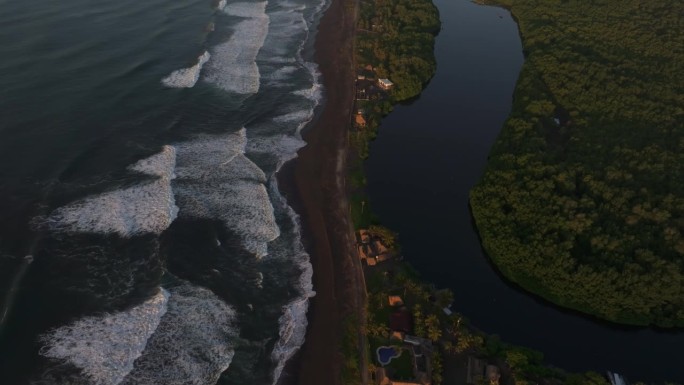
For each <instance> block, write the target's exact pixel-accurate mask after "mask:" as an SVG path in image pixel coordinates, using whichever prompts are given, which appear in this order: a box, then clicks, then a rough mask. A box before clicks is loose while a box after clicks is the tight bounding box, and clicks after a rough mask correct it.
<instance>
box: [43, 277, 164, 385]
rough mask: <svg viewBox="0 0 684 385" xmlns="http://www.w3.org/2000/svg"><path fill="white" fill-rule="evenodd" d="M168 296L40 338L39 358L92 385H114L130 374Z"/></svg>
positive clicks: (87, 319)
mask: <svg viewBox="0 0 684 385" xmlns="http://www.w3.org/2000/svg"><path fill="white" fill-rule="evenodd" d="M168 299H169V293H168V292H167V291H166V290H163V289H162V290H160V291H159V293H158V294H157V295H155V296H153V297H152V298H150V299H148V300H147V301H145V302H143V303H142V304H140V305H138V306H135V307H133V308H131V309H129V310H126V311H123V312H120V313H116V314H105V315H101V316H92V317H85V318H82V319H80V320H78V321H76V322H73V323H71V324H69V325H66V326H62V327H60V328H57V329H54V330H52V331H51V332H49V333H48V334H45V335H43V336H41V340H42V342H43V343H44V344H45V345H44V346H43V348H42V349H41V350H40V354H41V355H43V356H46V357H49V358H53V359H57V360H62V361H65V362H68V363H70V364H72V365H74V366H76V367H77V368H79V369H81V370H82V371H83V374H84V375H85V376H86V377H87V378H88V380H89V381H90V382H91V383H92V384H94V385H116V384H118V383H120V382H121V381H122V380H123V379H124V377H125V376H126V375H127V374H128V373H129V372H131V370H133V363H134V361H135V360H136V359H137V358H138V357H140V356H141V354H142V352H143V350H144V349H145V346H146V345H147V342H148V340H149V338H150V336H151V335H152V333H154V331H155V330H156V329H157V327H158V326H159V323H160V320H161V318H162V316H163V315H164V314H165V313H166V311H167V304H168Z"/></svg>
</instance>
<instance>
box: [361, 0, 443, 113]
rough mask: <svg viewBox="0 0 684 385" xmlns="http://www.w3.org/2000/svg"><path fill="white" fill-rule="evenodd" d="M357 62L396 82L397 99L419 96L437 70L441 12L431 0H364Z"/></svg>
mask: <svg viewBox="0 0 684 385" xmlns="http://www.w3.org/2000/svg"><path fill="white" fill-rule="evenodd" d="M360 6H361V14H360V17H359V21H358V32H357V38H356V51H357V56H356V59H357V60H356V61H357V64H358V65H359V66H361V67H365V66H366V65H371V66H372V67H373V68H374V69H375V72H376V74H377V76H378V77H380V78H389V79H391V80H392V81H393V82H394V83H395V89H394V90H393V91H392V92H391V98H392V100H393V101H395V102H398V101H402V100H406V99H410V98H413V97H415V96H418V94H420V92H421V91H422V90H423V86H425V84H426V83H427V81H428V80H430V78H432V76H433V75H434V73H435V69H436V64H435V56H434V52H433V50H434V46H435V35H436V34H437V32H439V28H440V23H439V13H438V11H437V7H435V5H434V4H432V1H430V0H362V1H361V2H360Z"/></svg>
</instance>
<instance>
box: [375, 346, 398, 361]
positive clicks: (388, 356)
mask: <svg viewBox="0 0 684 385" xmlns="http://www.w3.org/2000/svg"><path fill="white" fill-rule="evenodd" d="M376 353H377V354H378V362H380V364H382V365H387V364H389V363H390V361H392V358H394V357H399V352H397V351H396V349H394V348H392V347H388V346H381V347H379V348H378V350H377V351H376Z"/></svg>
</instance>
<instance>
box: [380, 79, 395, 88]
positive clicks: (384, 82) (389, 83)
mask: <svg viewBox="0 0 684 385" xmlns="http://www.w3.org/2000/svg"><path fill="white" fill-rule="evenodd" d="M378 86H379V87H380V88H382V89H383V90H390V89H392V87H393V86H394V83H392V81H390V80H389V79H378Z"/></svg>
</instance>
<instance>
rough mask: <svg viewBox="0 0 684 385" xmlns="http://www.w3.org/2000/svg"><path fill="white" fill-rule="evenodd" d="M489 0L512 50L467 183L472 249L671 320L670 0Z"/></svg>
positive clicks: (578, 295) (619, 308)
mask: <svg viewBox="0 0 684 385" xmlns="http://www.w3.org/2000/svg"><path fill="white" fill-rule="evenodd" d="M497 3H498V4H502V5H505V6H507V7H509V8H510V9H511V12H512V14H513V16H514V17H515V18H516V20H517V21H518V25H519V28H520V33H521V36H522V40H523V45H524V51H525V54H526V60H525V63H524V65H523V68H522V71H521V74H520V77H519V80H518V84H517V86H516V90H515V93H514V97H513V106H512V112H511V114H510V117H509V119H508V120H507V122H506V123H505V126H504V128H503V130H502V132H501V134H500V136H499V137H498V139H497V141H496V143H495V145H494V147H493V148H492V150H491V153H490V156H489V162H488V165H487V169H486V171H485V173H484V176H483V177H482V180H481V181H480V182H479V183H478V185H477V186H476V187H475V188H474V189H473V190H472V192H471V197H470V203H471V207H472V212H473V216H474V219H475V222H476V225H477V228H478V230H479V233H480V236H481V238H482V244H483V247H484V249H485V250H486V252H487V253H488V255H489V256H490V257H491V259H492V261H493V262H494V263H495V264H496V266H497V267H498V269H499V270H500V271H501V272H502V273H503V274H504V275H505V276H506V277H507V278H508V279H510V280H511V281H513V282H515V283H517V284H518V285H520V286H522V287H523V288H525V289H527V290H529V291H531V292H534V293H536V294H538V295H539V296H541V297H543V298H545V299H547V300H549V301H551V302H553V303H555V304H558V305H561V306H564V307H568V308H572V309H575V310H578V311H581V312H584V313H588V314H591V315H593V316H596V317H600V318H602V319H606V320H610V321H613V322H619V323H626V324H634V325H648V324H650V325H657V326H659V327H664V328H668V327H682V326H684V234H683V233H684V231H683V230H682V229H684V222H683V219H682V218H684V107H682V106H684V88H683V86H682V85H684V71H682V70H681V65H680V63H682V62H684V34H682V33H681V32H680V31H681V15H682V14H683V13H684V3H682V2H672V1H665V0H652V1H648V2H644V1H639V0H624V1H620V2H619V4H618V3H615V2H613V1H602V0H597V1H591V2H586V1H555V0H554V1H552V0H497Z"/></svg>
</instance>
